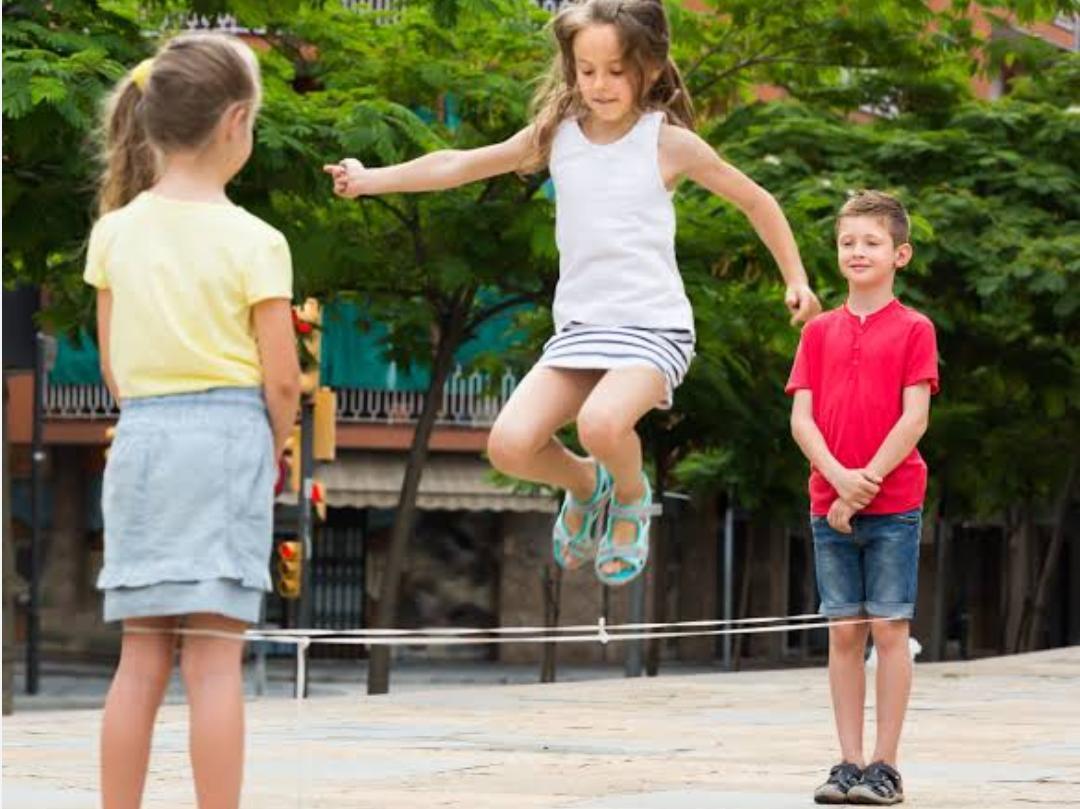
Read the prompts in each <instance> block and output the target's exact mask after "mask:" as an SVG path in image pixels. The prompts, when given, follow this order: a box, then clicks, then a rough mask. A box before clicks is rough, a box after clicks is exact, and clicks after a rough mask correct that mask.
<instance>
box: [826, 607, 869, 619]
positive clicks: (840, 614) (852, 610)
mask: <svg viewBox="0 0 1080 809" xmlns="http://www.w3.org/2000/svg"><path fill="white" fill-rule="evenodd" d="M818 612H819V613H820V614H821V615H824V616H825V617H826V618H861V617H862V616H863V614H864V613H863V605H862V604H822V605H821V606H820V607H819V608H818Z"/></svg>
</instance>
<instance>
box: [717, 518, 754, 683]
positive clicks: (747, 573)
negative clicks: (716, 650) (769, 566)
mask: <svg viewBox="0 0 1080 809" xmlns="http://www.w3.org/2000/svg"><path fill="white" fill-rule="evenodd" d="M751 519H752V520H755V521H756V519H757V515H755V516H754V517H752V518H751ZM754 525H755V523H753V522H752V523H751V524H750V525H748V526H747V530H746V541H745V542H744V543H743V571H742V581H741V582H739V603H738V605H737V606H736V607H735V614H734V615H733V616H732V618H734V619H735V620H739V619H742V618H746V617H748V616H749V615H750V580H751V579H752V578H753V576H754ZM724 628H725V629H733V628H734V627H732V626H726V627H724ZM734 637H735V643H734V647H735V648H734V651H733V653H732V660H731V670H732V671H739V670H740V667H741V666H742V655H743V649H745V648H747V644H748V643H749V636H748V635H745V634H744V635H735V636H734Z"/></svg>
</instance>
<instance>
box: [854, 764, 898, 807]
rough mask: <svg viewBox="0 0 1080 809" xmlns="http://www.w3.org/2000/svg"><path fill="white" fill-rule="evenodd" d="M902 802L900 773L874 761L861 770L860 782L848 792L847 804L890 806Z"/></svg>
mask: <svg viewBox="0 0 1080 809" xmlns="http://www.w3.org/2000/svg"><path fill="white" fill-rule="evenodd" d="M903 800H904V782H903V780H901V778H900V773H898V772H897V771H896V770H894V769H893V768H892V767H890V766H889V765H888V764H886V763H885V762H884V761H875V762H874V763H873V764H871V765H870V766H869V767H867V768H866V769H865V770H863V774H862V780H861V781H859V783H858V784H856V785H855V786H853V787H852V788H851V789H850V790H849V791H848V803H863V804H874V805H877V806H891V805H892V804H894V803H902V802H903Z"/></svg>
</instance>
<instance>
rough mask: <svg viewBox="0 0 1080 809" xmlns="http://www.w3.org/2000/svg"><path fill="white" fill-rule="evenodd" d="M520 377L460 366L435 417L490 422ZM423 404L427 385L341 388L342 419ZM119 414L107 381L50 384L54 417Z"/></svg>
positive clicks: (394, 417)
mask: <svg viewBox="0 0 1080 809" xmlns="http://www.w3.org/2000/svg"><path fill="white" fill-rule="evenodd" d="M516 386H517V377H516V376H515V375H514V374H512V373H510V372H509V371H507V372H506V373H504V374H503V375H502V377H501V378H500V379H499V381H498V383H497V385H496V386H495V387H494V388H492V386H491V385H490V384H489V376H488V375H487V374H482V373H480V372H478V371H477V372H473V373H469V374H467V373H464V372H463V371H462V370H461V368H457V369H456V370H455V371H454V372H453V373H452V374H451V375H450V377H449V378H448V379H447V380H446V387H445V388H444V389H443V395H442V406H441V407H440V408H439V415H438V417H437V420H436V423H438V424H440V425H444V426H448V425H455V426H462V427H490V426H491V425H492V424H494V423H495V417H496V416H497V415H498V414H499V410H501V409H502V406H503V405H504V404H506V400H507V399H509V398H510V394H511V393H513V391H514V388H515V387H516ZM423 407H424V392H423V391H396V390H368V389H362V388H339V389H338V390H337V416H338V422H339V423H346V424H347V423H358V424H412V423H415V422H416V421H417V420H418V419H419V418H420V412H421V410H422V409H423ZM118 415H119V410H118V409H117V407H116V402H114V401H113V398H112V396H111V395H110V394H109V390H108V388H106V387H105V385H54V384H51V383H47V384H46V387H45V417H46V418H48V419H54V420H67V421H94V420H99V419H114V418H116V417H117V416H118Z"/></svg>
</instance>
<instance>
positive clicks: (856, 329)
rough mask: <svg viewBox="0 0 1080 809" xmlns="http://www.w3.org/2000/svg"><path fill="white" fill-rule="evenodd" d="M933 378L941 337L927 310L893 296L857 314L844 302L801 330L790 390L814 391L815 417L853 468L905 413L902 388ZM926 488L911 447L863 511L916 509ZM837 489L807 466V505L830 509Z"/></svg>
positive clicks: (934, 384) (933, 384)
mask: <svg viewBox="0 0 1080 809" xmlns="http://www.w3.org/2000/svg"><path fill="white" fill-rule="evenodd" d="M919 382H929V383H930V392H931V393H937V391H938V367H937V338H936V336H935V335H934V324H933V323H931V322H930V319H929V318H927V317H926V316H925V315H921V314H919V313H918V312H916V311H915V310H914V309H909V308H907V307H906V306H904V305H903V304H902V303H900V301H898V300H895V299H893V300H892V301H891V302H890V303H888V304H886V305H885V306H883V307H882V308H881V309H879V310H878V311H876V312H874V313H873V314H871V315H868V316H867V317H865V318H863V319H861V320H860V318H859V317H858V316H857V315H853V314H852V313H851V312H850V311H849V310H848V308H847V305H846V304H845V305H844V306H841V307H840V308H839V309H833V310H832V311H831V312H826V313H825V314H822V315H820V316H818V317H816V318H814V319H813V320H812V321H810V323H808V324H806V327H805V328H804V329H803V333H802V339H801V340H800V341H799V350H798V353H796V355H795V364H794V366H793V367H792V369H791V377H790V378H789V379H788V383H787V387H786V388H785V390H786V391H787V392H788V393H794V392H795V391H797V390H809V391H810V392H811V393H812V394H813V400H814V422H815V423H816V424H817V426H818V429H819V430H821V434H822V435H823V436H824V437H825V443H826V444H827V445H828V447H829V451H830V452H831V453H832V454H833V456H834V457H835V458H836V460H838V461H839V462H840V463H842V464H843V465H844V466H846V467H847V468H849V469H861V468H862V467H864V466H866V465H867V464H868V463H870V459H871V458H873V457H874V453H876V452H877V451H878V449H879V448H880V447H881V444H882V442H884V441H885V436H887V435H888V434H889V431H890V430H891V429H892V428H893V426H894V425H895V424H896V422H897V421H898V420H899V419H900V415H901V414H902V413H903V410H904V405H903V391H904V388H905V387H908V386H909V385H915V384H918V383H919ZM925 495H926V462H925V461H923V459H922V456H921V455H919V450H918V449H913V450H912V451H911V454H910V455H908V456H907V457H906V458H905V459H904V460H903V461H902V462H901V463H900V465H899V466H897V467H896V469H894V470H893V471H892V472H890V473H889V474H888V476H887V477H886V478H885V480H884V481H883V482H882V484H881V490H880V491H879V492H878V493H877V496H876V497H875V498H874V499H873V500H872V501H871V502H870V505H868V506H867V507H866V508H865V509H863V510H862V512H861V513H863V514H898V513H901V512H904V511H910V510H911V509H915V508H919V507H920V506H921V505H922V502H923V498H924V497H925ZM836 497H837V495H836V490H835V489H833V487H832V486H831V485H830V484H829V482H828V481H827V480H825V476H824V475H822V474H821V473H820V472H819V471H818V470H817V469H813V468H812V469H811V470H810V512H811V513H812V514H815V515H820V514H828V512H829V508H830V506H832V504H833V501H834V500H836Z"/></svg>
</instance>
